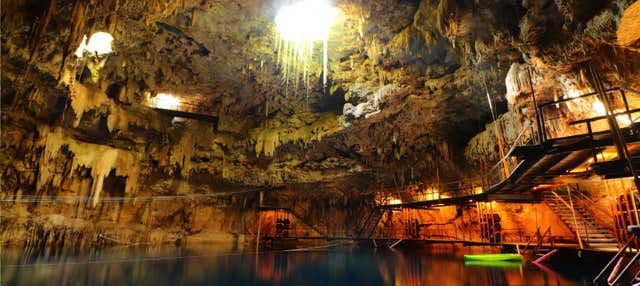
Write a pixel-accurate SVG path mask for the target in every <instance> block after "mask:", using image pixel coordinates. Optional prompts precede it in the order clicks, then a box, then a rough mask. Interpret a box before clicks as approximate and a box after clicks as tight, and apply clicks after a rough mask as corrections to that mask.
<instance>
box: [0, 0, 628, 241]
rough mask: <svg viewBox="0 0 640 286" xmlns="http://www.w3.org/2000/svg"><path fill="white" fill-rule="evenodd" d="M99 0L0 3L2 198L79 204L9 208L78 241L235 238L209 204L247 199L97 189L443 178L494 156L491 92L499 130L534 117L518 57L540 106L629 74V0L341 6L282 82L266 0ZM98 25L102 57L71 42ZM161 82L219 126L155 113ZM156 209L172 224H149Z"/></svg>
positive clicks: (316, 185)
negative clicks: (590, 83) (73, 223)
mask: <svg viewBox="0 0 640 286" xmlns="http://www.w3.org/2000/svg"><path fill="white" fill-rule="evenodd" d="M97 2H99V3H92V2H84V1H79V2H78V4H77V5H72V4H71V3H69V2H68V1H12V2H11V3H3V4H2V5H3V9H2V10H3V13H4V14H3V15H4V16H3V23H2V26H3V29H2V42H3V53H2V62H3V65H2V87H3V88H2V152H1V153H2V154H3V155H2V157H0V158H1V163H2V164H1V165H2V178H3V179H2V193H1V194H0V196H1V197H2V198H13V197H16V196H17V197H20V196H41V195H46V196H51V195H61V194H64V195H70V196H82V197H88V198H89V199H90V200H89V202H88V204H79V205H78V204H76V205H75V206H73V207H71V206H69V207H62V208H61V207H59V206H55V205H45V204H42V205H38V204H36V205H33V204H32V205H21V204H17V205H14V206H12V209H13V210H15V211H14V212H12V215H15V218H16V219H17V220H19V221H21V223H25V224H26V223H27V222H28V221H29V220H30V219H33V221H38V222H42V224H41V225H46V226H49V227H52V228H58V227H61V226H62V225H65V224H63V223H59V222H60V221H69V220H70V219H72V218H73V219H78V221H77V225H78V228H79V229H83V230H82V231H85V230H86V233H84V234H83V235H86V236H89V235H90V233H94V234H95V233H96V232H99V228H91V229H88V226H87V225H88V224H89V223H87V224H86V225H85V224H84V223H81V221H85V220H86V219H91V220H94V221H98V222H104V223H105V224H109V223H112V224H113V225H114V226H113V227H115V225H116V224H117V223H121V224H123V225H129V224H130V225H131V226H132V229H136V227H144V228H145V229H147V232H146V236H145V237H147V238H148V237H151V236H153V237H155V238H157V239H156V240H154V241H175V240H177V238H180V237H184V236H187V235H186V234H185V233H186V232H185V229H187V228H191V229H209V230H210V229H212V228H213V229H215V230H216V231H219V232H220V233H222V234H221V235H222V236H223V237H224V235H225V234H228V233H232V232H233V233H244V229H243V227H241V226H239V225H236V224H231V223H228V222H223V220H222V219H221V218H219V216H221V215H222V214H223V213H224V214H231V213H233V211H231V209H233V208H232V207H229V208H227V206H233V207H236V208H237V209H242V210H245V209H248V208H250V207H253V206H255V195H254V197H252V196H249V198H250V199H247V200H249V201H251V202H249V203H247V204H242V205H235V204H236V203H237V204H240V203H239V201H235V202H233V203H230V204H228V205H224V206H220V205H216V204H214V205H213V206H207V202H206V201H197V202H179V203H175V204H173V205H172V204H171V203H165V204H166V205H159V204H160V203H157V204H156V203H145V202H127V203H123V204H121V205H118V204H110V205H107V204H102V203H101V202H100V199H101V198H105V197H106V198H109V197H120V196H126V197H137V196H152V195H176V194H194V193H211V192H220V191H225V190H230V189H243V188H254V187H269V188H273V187H277V188H280V187H282V186H288V185H295V186H296V188H293V189H295V190H298V191H310V190H311V191H314V192H318V193H321V194H326V197H322V196H320V197H319V198H315V199H316V201H323V200H324V199H326V200H335V201H342V200H348V198H349V197H351V196H354V195H357V194H362V193H367V192H366V191H368V190H371V189H373V188H379V187H381V186H390V185H395V184H407V183H409V182H413V181H432V180H433V179H434V178H435V177H436V176H435V174H436V173H438V174H439V177H440V179H441V180H453V179H457V178H461V177H466V176H470V175H473V173H474V170H476V169H478V168H476V167H477V164H478V163H479V162H481V161H484V162H493V161H495V159H496V158H495V156H496V152H495V141H496V139H495V133H493V134H492V132H494V131H492V129H493V128H491V126H489V127H487V128H486V129H487V130H489V131H483V129H485V128H484V125H485V124H486V123H488V121H489V120H490V118H491V115H490V111H489V108H488V104H487V91H488V92H489V93H490V97H491V98H492V99H493V100H494V101H495V105H494V106H495V108H496V112H497V113H498V114H504V115H502V116H500V117H499V118H500V120H501V122H502V124H503V125H504V126H505V132H506V135H505V136H506V137H507V138H506V139H507V140H506V141H507V142H510V141H509V140H510V139H513V138H514V134H515V135H517V133H518V131H519V130H516V129H517V126H520V123H521V122H522V121H523V120H524V118H529V119H531V118H532V117H533V112H532V109H531V108H528V109H527V107H528V106H530V104H531V102H530V100H531V99H530V97H529V96H528V95H526V92H527V91H528V90H529V89H530V86H529V82H528V73H527V71H528V70H529V69H530V70H531V72H532V79H531V83H532V84H533V88H534V89H535V90H536V95H537V96H538V100H539V101H544V100H550V99H553V98H554V97H558V96H563V95H566V94H569V93H570V92H569V91H570V90H583V89H584V88H586V87H585V86H586V85H587V83H586V82H585V80H584V77H583V74H584V71H585V69H586V66H585V64H584V62H585V60H587V59H590V58H592V59H593V65H594V66H597V67H598V68H599V69H601V70H602V72H603V74H604V77H605V79H606V80H607V81H608V82H610V83H611V84H616V83H620V82H624V83H626V84H627V85H630V87H636V88H638V86H637V85H638V83H639V82H640V72H639V69H638V68H637V66H638V64H640V57H639V56H638V54H637V50H638V44H637V39H636V38H637V37H635V34H634V31H637V30H638V29H634V27H635V26H634V23H635V22H634V21H633V19H635V18H634V17H635V15H636V14H637V13H636V12H637V11H636V10H637V9H636V8H637V3H635V4H633V5H632V6H629V5H630V4H631V2H633V1H623V0H616V1H595V0H594V1H582V2H580V3H576V1H550V0H549V1H524V2H523V3H521V4H520V3H519V2H518V1H493V2H491V3H476V2H477V1H475V2H474V1H451V0H423V1H390V2H389V1H370V3H367V5H358V4H354V3H346V2H342V1H334V2H333V3H332V4H333V5H334V6H335V7H336V9H337V10H338V11H339V14H338V16H337V17H336V19H335V20H334V24H333V26H332V28H331V30H330V32H329V35H328V38H327V44H328V47H329V48H328V53H327V54H328V57H327V68H326V70H328V72H322V71H323V65H324V63H323V59H321V57H319V54H311V55H309V57H310V60H311V63H310V64H309V65H308V66H306V67H305V68H306V69H307V70H305V71H304V72H305V76H306V79H305V80H304V81H293V83H292V81H286V80H283V73H282V72H283V68H285V69H286V67H283V66H282V63H281V61H280V59H282V56H283V55H282V54H280V52H281V50H280V49H278V45H279V42H278V40H277V38H276V37H275V36H274V35H275V34H276V33H275V32H276V31H275V21H274V19H275V17H276V13H277V11H278V10H279V9H280V8H281V5H280V3H278V2H268V1H267V2H265V1H257V0H255V1H254V0H250V1H242V2H241V3H239V2H238V1H218V2H216V3H209V2H208V1H177V2H176V1H97ZM50 3H53V4H50ZM627 7H629V9H627V11H625V9H626V8H627ZM623 14H624V17H623ZM36 19H38V20H37V22H36ZM636 22H637V21H636ZM95 32H105V33H109V35H111V36H112V37H113V41H112V42H111V52H106V50H105V52H104V53H103V52H100V53H97V54H96V53H95V51H97V50H96V49H91V50H93V51H94V53H93V55H92V54H91V51H86V50H83V51H85V52H84V53H80V54H77V55H76V54H75V53H76V52H77V48H78V47H79V46H80V45H81V43H83V42H84V41H83V38H84V36H85V35H86V36H87V37H88V38H89V39H88V42H87V43H86V45H88V46H92V41H91V35H93V34H94V33H95ZM634 37H635V38H634ZM613 43H615V44H617V45H618V46H616V48H612V45H610V44H613ZM80 55H82V57H80ZM324 76H327V80H326V85H325V83H324V79H323V77H324ZM159 94H171V95H172V96H175V101H174V100H173V99H172V100H170V101H169V104H168V105H163V106H164V107H171V108H173V107H176V106H178V108H185V110H186V109H187V107H188V108H189V109H188V110H196V109H197V110H200V111H202V112H207V113H208V114H212V115H215V116H217V117H218V120H219V122H218V124H217V126H216V128H214V126H212V124H211V123H210V122H205V121H194V120H187V121H182V122H180V121H172V118H171V117H170V116H167V115H163V114H161V113H157V112H155V111H153V110H152V109H150V108H149V102H148V100H149V99H151V100H153V98H161V97H159V96H158V95H159ZM163 102H165V101H163ZM177 102H179V103H180V104H179V105H178V104H177ZM589 107H592V106H591V105H590V106H589ZM507 111H508V113H505V112H507ZM474 136H475V137H474ZM472 138H473V139H472ZM465 148H466V151H465ZM465 156H466V157H465ZM236 199H237V200H240V201H244V199H245V198H244V197H242V198H236ZM236 199H234V200H236ZM362 200H364V201H366V200H367V199H366V198H362ZM365 203H366V202H365ZM191 204H194V205H195V210H194V211H193V212H190V211H189V210H188V209H190V208H191ZM335 207H339V208H343V209H345V208H347V207H346V205H345V206H339V205H337V204H336V205H335ZM66 208H68V210H66V211H65V212H60V210H61V209H66ZM3 209H4V208H3ZM47 213H54V214H55V213H63V216H64V217H62V218H61V217H49V216H47V215H45V214H47ZM233 214H234V215H235V216H231V217H234V218H241V217H242V218H244V216H251V215H247V214H246V213H243V212H241V211H240V212H238V213H233ZM203 215H205V216H211V217H212V221H213V222H212V225H213V224H216V223H219V224H216V226H215V227H214V226H212V225H210V226H206V227H205V226H204V225H206V224H205V223H203V222H201V216H203ZM317 215H319V216H322V215H324V213H319V214H317ZM246 219H247V220H248V221H247V222H248V223H249V220H251V218H249V217H247V218H246ZM252 219H255V218H252ZM181 220H182V221H190V220H195V221H198V223H195V222H193V223H181ZM85 222H86V221H85ZM163 224H169V225H172V226H175V229H173V230H172V231H171V234H166V233H162V234H160V233H155V234H153V235H152V234H151V233H152V230H149V229H151V228H157V227H160V226H162V225H163ZM18 225H20V224H18ZM186 225H189V227H187V226H186ZM194 225H197V226H194ZM6 226H7V225H6V224H5V225H3V227H6ZM105 228H109V226H105ZM3 229H6V228H3ZM15 229H17V230H25V229H26V227H18V228H15ZM189 231H191V232H194V233H195V232H197V231H195V230H189ZM189 231H187V232H189ZM16 233H19V232H16ZM192 234H193V233H191V234H190V235H192ZM143 236H144V235H143ZM15 237H18V236H17V234H16V236H15ZM159 237H164V238H159ZM201 237H206V235H204V234H203V235H202V236H201ZM212 237H213V235H212ZM128 238H131V239H132V240H145V239H147V238H144V237H142V236H140V237H137V236H136V237H133V236H130V237H129V236H128Z"/></svg>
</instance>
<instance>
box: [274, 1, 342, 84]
mask: <svg viewBox="0 0 640 286" xmlns="http://www.w3.org/2000/svg"><path fill="white" fill-rule="evenodd" d="M337 15H338V10H337V9H336V8H334V7H332V6H331V5H329V4H328V3H327V2H325V1H322V0H307V1H302V2H298V3H295V4H292V5H290V6H286V7H283V8H281V9H280V10H279V11H278V14H277V16H276V18H275V22H276V30H277V31H278V35H279V39H278V40H277V42H278V54H279V55H280V56H279V60H280V64H281V65H282V71H283V76H284V79H285V81H286V82H288V81H289V79H294V81H295V82H298V79H299V76H301V77H302V81H303V82H305V84H306V83H307V76H308V71H309V64H310V63H311V61H312V58H313V50H314V44H315V42H317V41H322V47H323V56H322V71H323V72H322V74H323V84H324V85H325V86H326V84H327V49H328V48H327V39H328V37H329V30H330V28H331V25H332V24H333V22H334V20H335V18H336V17H337Z"/></svg>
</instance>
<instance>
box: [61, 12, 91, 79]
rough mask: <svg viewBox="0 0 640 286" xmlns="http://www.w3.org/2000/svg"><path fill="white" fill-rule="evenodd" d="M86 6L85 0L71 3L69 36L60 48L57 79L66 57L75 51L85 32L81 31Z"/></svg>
mask: <svg viewBox="0 0 640 286" xmlns="http://www.w3.org/2000/svg"><path fill="white" fill-rule="evenodd" d="M86 8H87V6H85V2H84V1H83V0H75V1H74V3H73V8H72V10H71V21H70V26H69V27H70V28H69V29H70V30H69V36H68V37H67V40H66V44H65V45H64V48H63V50H62V61H61V63H60V70H59V71H58V79H60V78H62V76H63V74H64V68H65V64H66V62H67V58H68V57H69V56H70V55H71V54H72V53H73V52H74V51H75V49H76V47H77V46H78V44H80V39H82V36H83V35H84V34H85V33H83V30H84V25H85V18H86V17H85V13H86Z"/></svg>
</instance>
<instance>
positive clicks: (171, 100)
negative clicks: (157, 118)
mask: <svg viewBox="0 0 640 286" xmlns="http://www.w3.org/2000/svg"><path fill="white" fill-rule="evenodd" d="M149 104H150V105H151V107H154V108H162V109H176V108H178V106H180V99H178V98H175V97H174V96H173V95H170V94H166V93H158V94H157V95H156V96H155V97H154V98H151V99H150V100H149Z"/></svg>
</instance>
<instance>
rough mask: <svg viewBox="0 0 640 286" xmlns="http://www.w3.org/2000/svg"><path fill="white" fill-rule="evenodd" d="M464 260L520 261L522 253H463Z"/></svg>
mask: <svg viewBox="0 0 640 286" xmlns="http://www.w3.org/2000/svg"><path fill="white" fill-rule="evenodd" d="M464 260H465V261H522V255H520V254H517V253H497V254H476V255H465V256H464Z"/></svg>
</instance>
